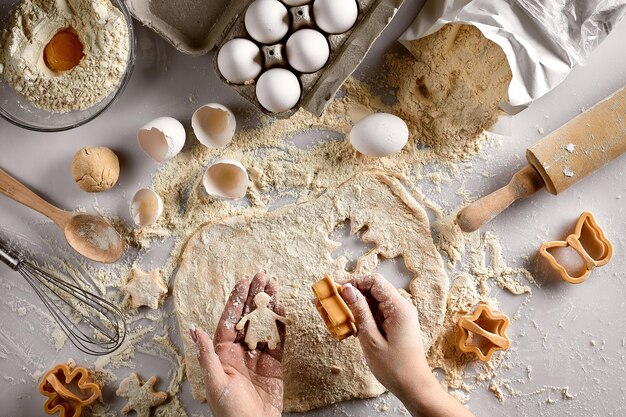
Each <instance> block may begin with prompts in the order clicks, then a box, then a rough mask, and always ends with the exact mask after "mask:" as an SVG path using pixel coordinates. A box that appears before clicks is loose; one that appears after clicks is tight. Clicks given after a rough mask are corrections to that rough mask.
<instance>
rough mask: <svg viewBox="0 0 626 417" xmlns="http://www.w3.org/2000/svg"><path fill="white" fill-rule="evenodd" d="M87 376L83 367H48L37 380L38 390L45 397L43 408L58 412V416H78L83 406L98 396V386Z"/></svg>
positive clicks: (49, 411)
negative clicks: (39, 380) (39, 379)
mask: <svg viewBox="0 0 626 417" xmlns="http://www.w3.org/2000/svg"><path fill="white" fill-rule="evenodd" d="M88 378H89V372H88V371H87V370H86V369H85V368H80V367H78V368H74V369H70V367H69V366H68V365H66V364H59V365H56V366H55V367H54V368H52V369H50V370H49V371H48V372H46V374H45V375H44V376H43V378H42V379H41V382H39V392H40V393H41V394H43V395H45V396H46V397H47V399H46V402H45V403H44V405H43V410H44V411H45V412H46V413H47V414H54V413H56V412H58V413H59V417H79V416H80V415H81V414H82V412H83V408H84V407H87V406H88V405H90V404H92V403H93V402H94V401H96V400H97V399H98V397H100V386H99V385H98V384H96V383H94V382H89V381H88Z"/></svg>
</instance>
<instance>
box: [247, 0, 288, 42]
mask: <svg viewBox="0 0 626 417" xmlns="http://www.w3.org/2000/svg"><path fill="white" fill-rule="evenodd" d="M244 24H245V26H246V31H247V32H248V34H249V35H250V36H251V37H252V39H254V40H255V41H257V42H261V43H263V44H266V45H270V44H273V43H276V42H278V41H279V40H281V39H282V38H284V37H285V35H286V34H287V32H288V31H289V12H288V11H287V8H286V7H285V5H284V4H282V3H281V2H279V1H278V0H255V1H254V2H253V3H252V4H251V5H250V6H248V10H246V15H245V17H244Z"/></svg>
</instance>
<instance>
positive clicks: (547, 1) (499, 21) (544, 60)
mask: <svg viewBox="0 0 626 417" xmlns="http://www.w3.org/2000/svg"><path fill="white" fill-rule="evenodd" d="M625 13H626V0H429V1H428V2H427V3H426V5H425V6H424V8H423V9H422V11H421V12H420V14H419V15H418V16H417V18H416V19H415V21H414V22H413V24H412V25H411V27H410V28H409V29H408V30H407V31H406V32H405V33H404V34H403V35H402V36H401V37H400V41H410V40H414V39H419V38H421V37H424V36H427V35H430V34H431V33H434V32H436V31H437V30H439V28H441V27H442V26H444V25H445V24H448V23H466V24H471V25H474V26H476V27H477V28H478V29H479V30H480V31H481V32H482V33H483V35H485V37H486V38H488V39H490V40H492V41H493V42H495V43H497V44H498V45H499V46H500V47H501V48H502V50H503V51H504V53H505V55H506V57H507V60H508V62H509V65H510V66H511V72H512V75H513V77H512V80H511V84H510V86H509V104H510V106H513V107H517V106H525V105H527V104H529V103H530V102H531V101H533V100H535V99H537V98H539V97H541V96H542V95H544V94H545V93H547V92H548V91H550V90H552V89H553V88H554V87H556V86H557V85H558V84H559V83H561V82H562V81H563V80H564V79H565V77H566V76H567V74H569V72H570V71H571V69H572V68H573V67H574V66H575V65H580V64H583V63H584V62H585V59H586V58H587V57H588V56H589V54H590V53H591V52H592V51H593V50H594V49H595V47H596V46H598V44H600V42H602V40H603V39H604V38H605V37H606V36H607V35H608V34H609V33H610V32H611V30H612V29H613V27H614V26H615V24H616V23H617V22H619V21H620V20H621V18H622V17H623V16H624V14H625Z"/></svg>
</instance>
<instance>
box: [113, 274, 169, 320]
mask: <svg viewBox="0 0 626 417" xmlns="http://www.w3.org/2000/svg"><path fill="white" fill-rule="evenodd" d="M124 291H126V293H127V294H128V296H129V298H130V303H131V306H132V307H133V308H139V307H141V306H147V307H150V308H152V309H155V310H156V309H157V308H159V303H160V302H161V300H162V299H163V298H165V295H166V294H167V285H165V284H164V283H163V280H162V279H161V273H160V272H159V271H158V270H155V271H150V272H144V271H142V270H141V269H139V268H133V269H132V270H131V272H130V279H129V280H128V282H127V283H126V285H125V286H124Z"/></svg>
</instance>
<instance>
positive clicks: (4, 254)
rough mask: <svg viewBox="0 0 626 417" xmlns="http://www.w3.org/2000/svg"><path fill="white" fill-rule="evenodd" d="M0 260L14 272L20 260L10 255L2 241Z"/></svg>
mask: <svg viewBox="0 0 626 417" xmlns="http://www.w3.org/2000/svg"><path fill="white" fill-rule="evenodd" d="M0 260H1V261H2V262H4V263H5V264H7V265H8V266H10V267H11V269H14V270H16V271H17V269H18V267H19V266H20V260H19V259H18V258H17V257H15V256H13V254H11V252H10V251H9V250H8V249H7V248H6V246H5V245H4V243H3V242H2V241H0Z"/></svg>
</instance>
